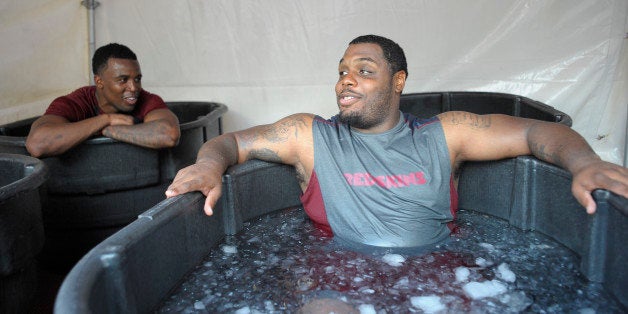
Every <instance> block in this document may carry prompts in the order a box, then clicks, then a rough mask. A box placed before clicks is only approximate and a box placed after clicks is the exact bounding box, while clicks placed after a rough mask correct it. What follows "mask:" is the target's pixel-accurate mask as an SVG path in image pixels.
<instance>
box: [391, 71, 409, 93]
mask: <svg viewBox="0 0 628 314" xmlns="http://www.w3.org/2000/svg"><path fill="white" fill-rule="evenodd" d="M393 82H394V84H395V92H397V93H401V92H402V91H403V88H404V87H405V86H406V72H405V71H397V73H395V75H393Z"/></svg>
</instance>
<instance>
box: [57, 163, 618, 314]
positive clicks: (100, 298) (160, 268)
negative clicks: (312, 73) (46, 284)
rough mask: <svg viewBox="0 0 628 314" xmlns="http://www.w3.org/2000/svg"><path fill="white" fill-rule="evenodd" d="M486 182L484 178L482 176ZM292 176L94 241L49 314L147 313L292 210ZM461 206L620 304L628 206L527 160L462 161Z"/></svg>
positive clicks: (158, 213)
mask: <svg viewBox="0 0 628 314" xmlns="http://www.w3.org/2000/svg"><path fill="white" fill-rule="evenodd" d="M487 170H488V171H489V172H488V173H490V176H489V177H487V176H486V173H487V172H486V171H487ZM294 175H295V173H294V170H293V169H292V168H290V167H288V166H285V165H279V164H272V163H266V162H261V161H250V162H247V163H245V164H242V165H237V166H234V167H232V168H230V169H229V170H228V171H227V173H226V174H225V176H224V178H223V191H224V196H223V197H222V198H221V200H220V202H219V204H218V205H217V207H216V208H215V210H214V216H211V217H207V216H205V215H204V213H203V210H202V207H203V202H204V196H203V195H202V194H200V193H198V192H196V193H188V194H186V195H182V196H178V197H174V198H172V199H168V200H165V201H163V202H161V203H159V204H158V205H156V206H155V207H153V208H151V209H150V210H148V211H146V212H145V213H144V214H142V215H140V217H139V219H138V220H136V221H134V222H133V223H131V224H129V225H128V226H127V227H125V228H124V229H122V230H121V231H119V232H117V233H116V234H114V235H113V236H111V237H110V238H108V239H107V240H105V241H103V242H102V243H100V244H99V245H98V246H96V247H95V248H94V249H93V250H91V251H90V252H89V253H88V254H87V255H86V256H84V257H83V258H82V259H81V260H80V261H79V263H78V264H77V265H76V266H75V267H74V268H73V269H72V270H71V272H70V273H69V275H68V276H67V277H66V279H65V280H64V282H63V284H62V286H61V289H60V291H59V294H58V295H57V299H56V302H55V312H56V313H85V312H94V313H120V312H133V313H136V312H139V313H145V312H150V311H154V310H155V309H156V307H158V306H159V305H160V303H161V302H163V300H164V299H165V298H166V297H167V296H168V295H169V293H170V291H171V290H172V289H173V288H175V287H177V285H178V284H179V283H180V282H181V281H182V278H183V277H184V276H186V274H188V273H189V272H190V271H191V270H192V269H194V268H195V267H196V266H197V265H198V264H199V263H200V262H201V261H202V260H203V258H204V257H205V256H206V255H207V254H208V253H209V252H210V251H211V250H215V249H217V248H216V246H217V244H219V243H220V242H221V241H223V240H224V238H225V237H226V236H227V235H234V234H237V233H238V232H239V231H241V230H242V226H243V224H244V222H245V221H249V220H252V219H254V218H256V217H260V216H263V215H266V214H269V213H272V212H275V211H277V210H280V209H285V208H289V207H295V206H300V202H299V199H298V196H299V194H300V189H299V185H298V183H297V181H296V178H295V176H294ZM459 184H460V186H459V192H460V208H463V209H468V210H473V211H478V212H479V213H482V214H487V215H490V216H491V217H493V219H505V220H507V221H509V223H510V224H511V225H513V226H516V227H518V228H523V229H525V230H534V232H538V233H542V234H545V235H547V236H549V237H551V238H553V239H554V240H556V241H558V242H560V243H562V244H563V245H564V246H566V247H568V248H569V249H571V250H573V251H574V252H575V254H577V255H578V256H579V257H580V260H581V263H580V267H579V271H580V272H581V273H582V274H583V275H584V276H585V277H586V278H587V279H588V280H590V281H591V282H598V283H600V282H601V283H602V284H603V286H604V288H605V289H606V290H608V291H609V292H610V293H611V294H612V295H613V296H614V297H615V298H617V299H618V300H619V302H621V303H622V304H623V306H626V305H628V294H627V293H626V291H628V290H627V289H628V286H627V285H628V278H626V271H625V265H626V262H628V252H627V251H626V250H624V249H623V241H624V240H625V239H626V236H627V235H628V234H627V233H628V231H627V230H628V217H627V216H626V211H628V200H627V199H625V198H622V197H619V196H617V195H615V194H612V193H610V192H608V191H604V190H598V191H595V193H594V197H595V199H596V201H597V204H598V212H597V214H595V215H593V216H588V215H587V214H586V213H585V210H584V208H582V206H580V205H579V204H578V203H577V202H576V200H575V199H574V198H573V197H572V196H571V194H570V192H569V189H570V188H569V187H570V175H569V173H568V172H566V171H564V170H562V169H559V168H557V167H554V166H552V165H549V164H546V163H544V162H541V161H539V160H537V159H535V158H532V157H518V158H514V159H508V160H503V161H497V162H487V163H477V164H476V163H469V164H467V165H466V166H465V167H464V169H463V171H462V172H461V177H460V183H459Z"/></svg>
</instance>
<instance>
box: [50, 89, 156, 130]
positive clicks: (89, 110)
mask: <svg viewBox="0 0 628 314" xmlns="http://www.w3.org/2000/svg"><path fill="white" fill-rule="evenodd" d="M155 109H168V107H167V106H166V103H164V101H163V99H161V97H159V96H157V95H155V94H151V93H149V92H147V91H145V90H142V91H141V92H140V96H139V98H138V100H137V104H136V105H135V109H133V111H132V112H130V115H132V116H134V117H135V118H137V120H139V121H144V117H146V115H147V114H148V113H149V112H151V111H153V110H155ZM100 113H101V112H100V108H99V107H98V100H97V99H96V86H85V87H81V88H79V89H77V90H75V91H73V92H72V93H70V94H68V95H66V96H61V97H58V98H57V99H55V100H53V101H52V103H51V104H50V106H48V109H46V113H44V114H45V115H47V114H52V115H56V116H61V117H64V118H66V119H68V121H70V122H77V121H81V120H85V119H88V118H91V117H95V116H97V115H99V114H100Z"/></svg>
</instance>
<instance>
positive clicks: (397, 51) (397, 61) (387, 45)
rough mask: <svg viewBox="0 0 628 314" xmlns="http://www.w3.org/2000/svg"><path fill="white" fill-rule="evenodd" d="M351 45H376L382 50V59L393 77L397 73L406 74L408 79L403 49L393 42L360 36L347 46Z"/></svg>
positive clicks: (370, 36)
mask: <svg viewBox="0 0 628 314" xmlns="http://www.w3.org/2000/svg"><path fill="white" fill-rule="evenodd" d="M353 44H376V45H378V46H380V47H381V48H382V51H383V52H384V58H386V61H388V66H389V68H390V71H391V72H392V74H393V75H394V74H395V73H397V72H398V71H404V72H406V78H407V77H408V63H407V62H406V55H405V53H404V52H403V49H401V47H400V46H399V45H398V44H397V43H396V42H394V41H392V40H390V39H388V38H386V37H382V36H377V35H362V36H358V37H356V38H355V39H354V40H352V41H351V42H350V43H349V45H353Z"/></svg>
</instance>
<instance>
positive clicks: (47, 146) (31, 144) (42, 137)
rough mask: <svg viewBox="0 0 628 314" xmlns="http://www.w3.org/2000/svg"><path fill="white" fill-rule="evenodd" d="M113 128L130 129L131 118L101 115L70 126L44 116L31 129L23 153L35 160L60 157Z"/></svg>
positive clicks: (49, 116)
mask: <svg viewBox="0 0 628 314" xmlns="http://www.w3.org/2000/svg"><path fill="white" fill-rule="evenodd" d="M114 124H119V125H132V124H133V118H132V117H130V116H126V115H121V114H103V115H98V116H96V117H92V118H89V119H85V120H82V121H78V122H69V121H68V120H67V119H66V118H64V117H61V116H57V115H50V114H48V115H43V116H41V117H40V118H39V119H37V120H35V122H33V124H32V126H31V130H30V133H29V134H28V137H27V138H26V150H28V152H29V153H30V154H31V155H32V156H33V157H37V158H40V157H46V156H54V155H59V154H62V153H64V152H66V151H67V150H69V149H70V148H72V147H74V146H76V145H78V144H80V143H82V142H83V141H85V140H87V139H89V138H90V137H91V136H93V135H99V134H100V132H101V131H102V129H103V128H105V127H106V126H108V125H114Z"/></svg>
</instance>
